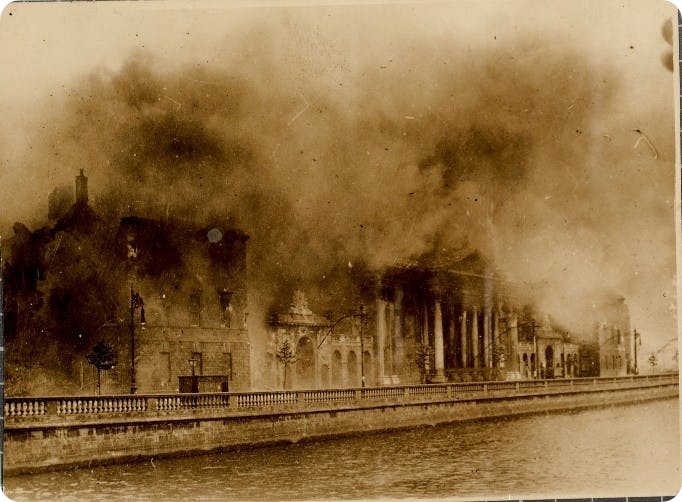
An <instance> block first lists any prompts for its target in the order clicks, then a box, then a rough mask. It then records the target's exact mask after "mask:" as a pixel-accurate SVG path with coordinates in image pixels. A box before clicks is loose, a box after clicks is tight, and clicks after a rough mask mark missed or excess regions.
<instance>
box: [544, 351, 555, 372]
mask: <svg viewBox="0 0 682 502" xmlns="http://www.w3.org/2000/svg"><path fill="white" fill-rule="evenodd" d="M544 377H545V378H554V349H553V348H552V346H551V345H548V346H547V348H546V349H545V375H544Z"/></svg>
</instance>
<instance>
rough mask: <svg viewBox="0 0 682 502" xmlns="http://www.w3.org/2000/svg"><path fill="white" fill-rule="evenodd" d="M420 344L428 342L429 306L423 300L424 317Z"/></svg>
mask: <svg viewBox="0 0 682 502" xmlns="http://www.w3.org/2000/svg"><path fill="white" fill-rule="evenodd" d="M421 335H422V344H423V345H424V346H426V345H428V344H429V308H428V306H427V305H426V301H425V302H424V317H423V322H422V333H421Z"/></svg>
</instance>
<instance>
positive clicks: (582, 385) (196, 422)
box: [3, 373, 679, 475]
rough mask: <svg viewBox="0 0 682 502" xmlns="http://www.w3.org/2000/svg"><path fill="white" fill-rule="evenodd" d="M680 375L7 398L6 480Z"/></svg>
mask: <svg viewBox="0 0 682 502" xmlns="http://www.w3.org/2000/svg"><path fill="white" fill-rule="evenodd" d="M678 379H679V376H678V374H677V373H675V374H661V375H650V376H629V377H614V378H589V379H582V378H578V379H565V380H564V379H562V380H531V381H509V382H478V383H461V384H437V385H410V386H395V387H372V388H356V389H337V390H314V391H313V390H311V391H282V392H250V393H211V394H158V395H125V396H93V397H45V398H38V397H31V398H7V399H6V401H5V427H4V455H3V456H4V471H5V474H7V475H12V474H17V473H22V472H35V471H40V470H47V469H62V468H69V467H74V466H78V465H95V464H106V463H115V462H126V461H134V460H138V459H143V458H149V457H158V456H171V455H189V454H195V453H204V452H209V451H218V450H223V449H238V448H244V447H252V446H257V445H268V444H277V443H285V442H295V441H301V440H310V439H317V438H328V437H334V436H341V435H347V434H356V433H362V432H369V431H384V430H390V429H397V428H404V427H415V426H424V425H436V424H441V423H451V422H458V421H465V420H476V419H486V418H493V417H502V416H513V415H522V414H529V413H547V412H556V411H561V410H576V409H582V408H590V407H598V406H610V405H617V404H626V403H635V402H639V401H646V400H652V399H665V398H674V397H677V396H678V393H679V381H678Z"/></svg>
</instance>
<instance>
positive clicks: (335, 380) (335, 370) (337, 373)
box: [332, 350, 342, 388]
mask: <svg viewBox="0 0 682 502" xmlns="http://www.w3.org/2000/svg"><path fill="white" fill-rule="evenodd" d="M341 382H342V375H341V352H339V351H338V350H335V351H334V354H333V355H332V387H335V388H338V387H341Z"/></svg>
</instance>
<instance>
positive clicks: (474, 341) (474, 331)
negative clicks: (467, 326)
mask: <svg viewBox="0 0 682 502" xmlns="http://www.w3.org/2000/svg"><path fill="white" fill-rule="evenodd" d="M479 346H480V343H479V340H478V307H474V313H473V315H472V316H471V353H472V357H473V358H474V368H478V367H479V365H480V364H479V363H480V357H479V354H478V348H479Z"/></svg>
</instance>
